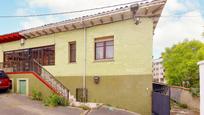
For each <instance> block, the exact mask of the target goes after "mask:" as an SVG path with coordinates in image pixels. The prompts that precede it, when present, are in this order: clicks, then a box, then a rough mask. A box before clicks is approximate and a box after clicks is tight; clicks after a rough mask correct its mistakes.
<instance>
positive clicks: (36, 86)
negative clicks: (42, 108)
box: [8, 74, 53, 98]
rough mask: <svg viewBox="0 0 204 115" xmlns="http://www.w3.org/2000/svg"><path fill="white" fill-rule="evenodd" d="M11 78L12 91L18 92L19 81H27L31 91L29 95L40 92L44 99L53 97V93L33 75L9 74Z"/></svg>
mask: <svg viewBox="0 0 204 115" xmlns="http://www.w3.org/2000/svg"><path fill="white" fill-rule="evenodd" d="M8 76H9V78H10V79H11V80H12V82H13V83H12V84H13V86H12V88H13V89H12V91H13V92H15V93H18V92H17V79H19V78H21V79H27V80H28V81H27V82H28V86H27V88H28V89H29V92H28V95H29V96H31V95H32V92H33V90H37V91H40V92H41V93H42V94H43V98H45V97H47V96H49V95H51V94H52V93H53V92H52V91H51V90H50V89H49V88H47V86H46V85H45V84H43V83H42V82H41V81H40V80H38V79H37V78H36V77H35V76H34V75H33V74H8Z"/></svg>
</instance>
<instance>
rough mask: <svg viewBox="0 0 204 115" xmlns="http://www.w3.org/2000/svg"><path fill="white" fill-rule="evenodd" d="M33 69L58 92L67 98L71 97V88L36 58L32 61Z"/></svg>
mask: <svg viewBox="0 0 204 115" xmlns="http://www.w3.org/2000/svg"><path fill="white" fill-rule="evenodd" d="M30 66H31V68H30V69H31V71H33V72H35V73H37V74H38V75H39V76H40V77H41V78H42V79H43V80H44V81H45V82H46V83H48V84H49V85H50V86H51V87H52V88H53V89H54V90H55V91H56V93H58V94H60V95H61V96H63V97H64V98H65V99H69V90H68V89H67V88H66V87H65V86H64V85H63V84H62V83H61V82H60V81H58V80H57V79H56V78H55V77H54V76H53V75H52V74H51V73H50V72H48V71H47V70H46V69H45V68H44V67H43V66H42V65H41V64H39V63H38V62H37V61H36V60H33V61H32V62H31V65H30Z"/></svg>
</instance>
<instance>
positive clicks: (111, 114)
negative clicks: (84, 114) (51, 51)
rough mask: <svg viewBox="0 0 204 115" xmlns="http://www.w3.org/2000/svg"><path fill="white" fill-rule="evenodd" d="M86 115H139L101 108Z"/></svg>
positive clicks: (105, 107)
mask: <svg viewBox="0 0 204 115" xmlns="http://www.w3.org/2000/svg"><path fill="white" fill-rule="evenodd" d="M88 115H139V114H136V113H133V112H128V111H125V110H120V109H116V108H115V109H114V108H112V107H107V106H102V107H100V108H99V109H94V110H91V111H90V112H89V114H88Z"/></svg>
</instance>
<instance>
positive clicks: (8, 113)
mask: <svg viewBox="0 0 204 115" xmlns="http://www.w3.org/2000/svg"><path fill="white" fill-rule="evenodd" d="M83 112H84V110H81V109H79V108H73V107H46V106H44V105H43V104H42V102H39V101H33V100H30V99H29V98H28V97H26V96H20V95H16V94H0V115H82V114H83Z"/></svg>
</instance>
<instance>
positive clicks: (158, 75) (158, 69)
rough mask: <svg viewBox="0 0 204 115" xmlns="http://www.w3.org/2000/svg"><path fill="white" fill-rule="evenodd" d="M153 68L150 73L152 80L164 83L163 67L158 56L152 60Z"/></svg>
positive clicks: (161, 60)
mask: <svg viewBox="0 0 204 115" xmlns="http://www.w3.org/2000/svg"><path fill="white" fill-rule="evenodd" d="M152 65H153V70H152V74H153V81H154V82H160V83H164V82H165V80H164V71H165V69H164V67H163V59H162V58H159V59H154V60H153V63H152Z"/></svg>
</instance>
